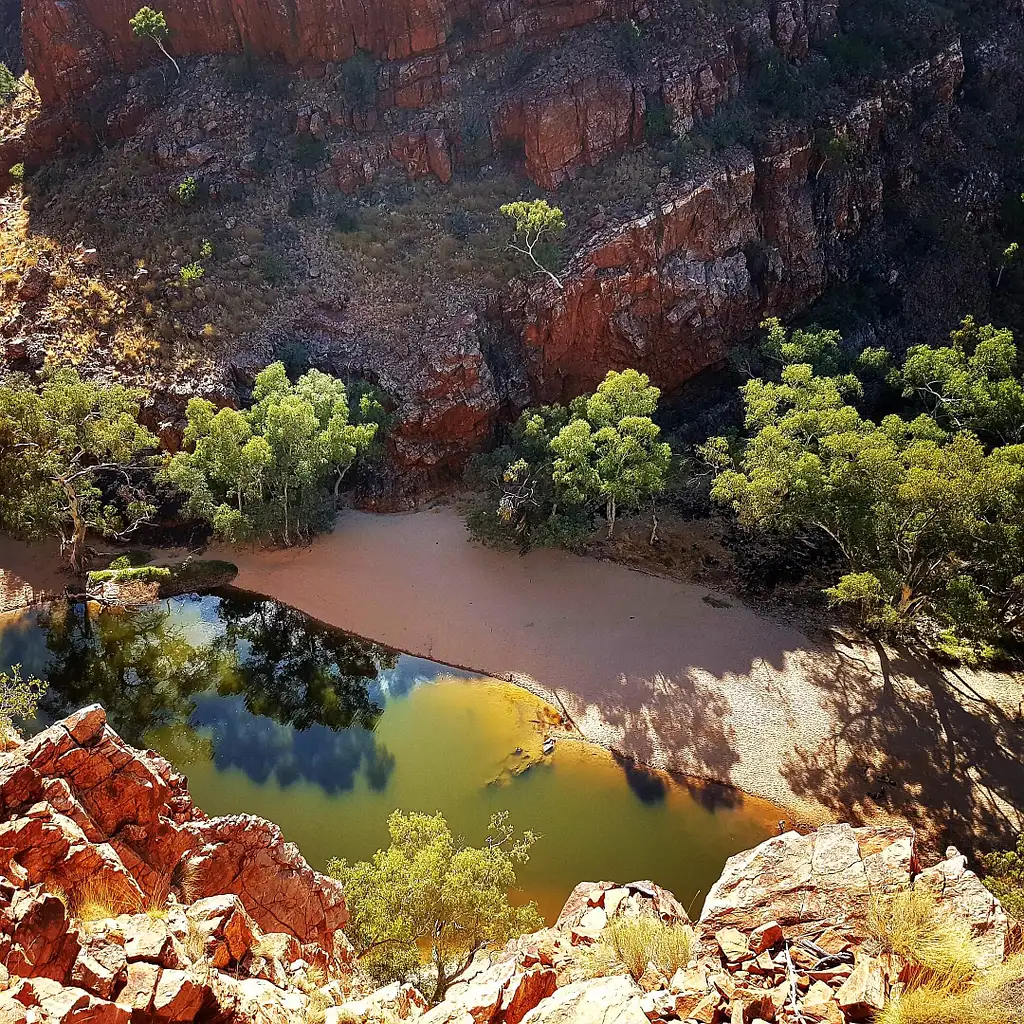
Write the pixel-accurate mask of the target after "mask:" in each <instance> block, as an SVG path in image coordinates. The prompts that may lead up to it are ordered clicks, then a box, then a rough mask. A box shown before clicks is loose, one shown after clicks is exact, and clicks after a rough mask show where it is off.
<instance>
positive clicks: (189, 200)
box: [174, 174, 199, 206]
mask: <svg viewBox="0 0 1024 1024" xmlns="http://www.w3.org/2000/svg"><path fill="white" fill-rule="evenodd" d="M174 197H175V199H177V200H178V202H179V203H181V205H182V206H191V205H192V204H193V203H194V202H195V201H196V199H197V198H198V197H199V182H198V181H196V179H195V178H194V177H192V175H191V174H190V175H189V176H188V177H187V178H185V180H184V181H181V182H179V183H178V186H177V188H176V189H175V190H174Z"/></svg>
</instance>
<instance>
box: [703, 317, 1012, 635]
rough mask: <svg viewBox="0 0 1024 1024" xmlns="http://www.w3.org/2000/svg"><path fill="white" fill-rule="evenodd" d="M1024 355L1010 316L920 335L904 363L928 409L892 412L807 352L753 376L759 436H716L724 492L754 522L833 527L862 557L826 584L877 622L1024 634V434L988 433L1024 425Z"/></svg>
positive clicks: (853, 379) (710, 456)
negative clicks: (1007, 323) (1022, 366)
mask: <svg viewBox="0 0 1024 1024" xmlns="http://www.w3.org/2000/svg"><path fill="white" fill-rule="evenodd" d="M797 348H798V349H799V350H800V351H802V352H806V350H807V347H806V345H804V344H803V343H801V344H800V345H798V346H797ZM1015 366H1016V348H1015V346H1014V344H1013V338H1012V335H1010V333H1009V332H1007V331H996V330H995V329H994V328H991V327H985V328H977V327H975V325H974V324H973V321H970V320H967V321H965V322H964V325H963V327H962V329H961V331H958V332H954V335H953V338H952V344H951V345H950V346H947V347H942V348H938V349H931V348H928V347H924V346H919V347H917V348H914V349H911V351H910V353H909V354H908V356H907V359H906V361H905V363H904V365H903V367H902V368H900V370H898V371H895V372H894V373H893V375H892V379H893V380H894V381H896V382H898V383H900V384H901V385H902V386H903V388H904V395H905V397H908V398H914V399H919V400H920V401H921V402H922V403H923V404H925V405H927V408H928V411H926V412H921V413H919V414H918V415H916V416H913V418H904V417H901V416H898V415H895V414H890V415H887V416H884V417H883V418H882V419H881V420H880V421H878V422H875V421H874V420H872V419H870V418H868V417H867V416H866V415H865V414H864V413H862V411H861V410H860V408H859V404H860V403H861V401H862V399H863V386H862V384H861V381H860V380H859V379H858V377H857V376H856V375H854V374H852V373H847V374H840V375H837V376H822V375H820V374H819V373H817V372H816V371H815V369H814V368H813V367H812V366H811V365H810V364H808V363H805V362H803V363H796V364H790V365H786V366H784V367H783V369H782V371H781V374H780V376H779V379H778V380H766V379H760V378H755V379H753V380H750V381H748V382H747V384H746V385H744V387H743V388H742V398H743V406H744V410H745V414H746V416H745V426H746V436H745V438H743V439H741V440H740V441H739V442H738V443H737V444H735V445H730V443H729V441H728V440H727V439H726V438H722V437H719V438H712V439H711V441H709V442H708V444H707V445H705V446H704V448H703V452H702V454H703V456H704V458H705V459H706V461H707V462H708V463H709V464H710V465H711V466H712V467H713V469H714V470H715V473H716V477H715V480H714V483H713V487H712V495H713V497H714V498H716V499H717V500H718V501H720V502H722V503H724V504H726V505H729V506H731V507H732V508H733V509H734V510H735V511H736V513H737V515H738V518H739V522H740V524H741V525H743V526H745V527H747V528H749V529H754V530H768V531H774V532H777V533H779V534H782V535H794V534H797V533H799V532H801V531H802V530H805V529H807V528H808V527H811V528H814V529H817V530H819V531H820V532H822V533H824V534H825V535H827V536H828V537H829V538H831V540H832V541H833V542H834V544H835V546H836V548H837V549H838V551H839V553H840V554H841V556H842V557H843V559H844V561H845V563H846V569H847V571H846V573H845V574H843V575H842V577H841V578H840V579H839V580H838V581H837V583H836V585H835V586H833V587H831V588H829V589H828V590H827V591H826V593H827V595H828V597H829V599H830V600H831V601H832V602H833V603H835V604H844V605H852V606H854V607H856V608H858V609H859V611H860V612H861V615H862V617H863V619H864V620H865V622H866V623H867V624H868V625H870V626H872V627H874V628H879V629H883V630H901V629H906V628H908V627H909V626H910V625H911V624H913V625H914V626H915V628H918V629H919V630H921V629H924V630H925V631H931V632H936V631H937V632H938V633H939V641H940V643H941V644H943V645H945V646H947V647H954V646H957V645H958V644H959V642H960V639H963V638H969V639H971V640H972V641H977V642H980V643H982V644H983V645H984V644H987V643H989V642H991V641H993V640H995V639H997V638H998V637H1006V636H1009V635H1015V634H1018V633H1019V632H1020V627H1021V622H1022V613H1024V560H1022V547H1021V542H1022V539H1024V537H1022V534H1021V528H1020V523H1021V522H1022V519H1021V515H1022V513H1024V446H1022V445H1016V444H1015V445H1009V446H1004V447H999V448H990V447H988V446H987V445H986V443H985V440H984V438H997V437H1015V436H1017V434H1018V431H1019V430H1021V429H1022V428H1024V404H1020V405H1018V397H1017V396H1018V392H1019V383H1018V381H1017V379H1016V377H1015V376H1014V367H1015ZM958 638H959V639H958Z"/></svg>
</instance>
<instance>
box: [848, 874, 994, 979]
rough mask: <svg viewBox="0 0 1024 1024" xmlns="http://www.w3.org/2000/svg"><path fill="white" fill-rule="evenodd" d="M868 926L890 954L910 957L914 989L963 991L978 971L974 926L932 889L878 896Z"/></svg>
mask: <svg viewBox="0 0 1024 1024" xmlns="http://www.w3.org/2000/svg"><path fill="white" fill-rule="evenodd" d="M868 929H869V930H870V931H871V933H872V934H873V935H874V937H875V938H876V939H877V940H878V942H879V943H880V944H881V946H882V949H883V950H884V951H885V952H887V953H895V954H896V955H897V956H899V957H901V958H902V959H903V960H904V961H906V963H907V965H908V968H909V976H908V978H907V979H906V981H907V987H908V988H920V987H923V986H929V987H930V988H932V989H939V990H943V991H946V992H961V991H963V990H964V989H965V988H966V987H967V986H968V985H969V984H970V983H971V982H972V981H973V980H974V979H975V977H976V975H977V973H978V947H977V944H976V943H975V941H974V939H973V937H972V935H971V927H970V925H969V924H968V923H967V922H966V921H961V920H959V919H957V918H955V917H953V916H952V915H951V914H949V913H948V912H947V911H945V910H944V909H943V908H942V907H940V906H939V905H938V903H937V902H936V900H935V896H934V895H933V894H932V893H931V892H929V891H928V890H927V889H906V890H904V891H902V892H898V893H896V894H895V895H893V896H888V897H878V898H876V899H875V900H873V901H872V904H871V907H870V909H869V912H868Z"/></svg>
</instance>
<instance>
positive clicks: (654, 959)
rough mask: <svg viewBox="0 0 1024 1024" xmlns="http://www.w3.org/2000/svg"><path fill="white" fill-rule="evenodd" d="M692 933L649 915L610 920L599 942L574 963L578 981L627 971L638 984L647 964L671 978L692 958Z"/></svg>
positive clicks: (685, 928)
mask: <svg viewBox="0 0 1024 1024" xmlns="http://www.w3.org/2000/svg"><path fill="white" fill-rule="evenodd" d="M693 943H694V938H693V929H692V928H691V927H690V926H689V925H685V924H680V923H679V922H672V923H671V924H669V923H666V922H665V921H662V920H661V918H658V917H654V916H652V915H650V914H642V915H641V916H639V917H622V918H617V919H616V920H613V921H612V922H611V923H610V924H608V925H607V926H606V927H605V929H604V931H602V932H601V938H600V939H599V940H598V941H597V942H596V943H595V944H594V945H593V946H591V947H590V949H588V950H586V951H585V952H584V953H582V954H581V956H580V957H579V959H578V963H577V973H578V974H579V975H580V977H581V979H582V978H602V977H608V976H610V975H613V974H621V973H623V972H626V971H628V972H629V973H630V974H631V975H632V976H633V978H634V980H637V981H639V979H640V978H641V977H642V976H643V974H644V971H646V970H647V965H648V964H654V966H655V968H657V970H658V971H660V972H661V973H662V974H663V975H665V977H671V976H672V975H673V974H675V972H676V971H677V970H678V969H679V968H680V967H684V966H685V965H686V964H687V963H689V961H690V958H691V956H692V954H693Z"/></svg>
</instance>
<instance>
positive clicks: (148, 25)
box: [128, 7, 181, 75]
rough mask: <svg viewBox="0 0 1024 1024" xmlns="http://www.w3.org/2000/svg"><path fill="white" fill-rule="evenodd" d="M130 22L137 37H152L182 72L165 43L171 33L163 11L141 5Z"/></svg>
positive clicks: (179, 71) (162, 51)
mask: <svg viewBox="0 0 1024 1024" xmlns="http://www.w3.org/2000/svg"><path fill="white" fill-rule="evenodd" d="M128 24H129V25H130V26H131V29H132V34H133V35H134V36H135V37H136V38H137V39H150V40H152V41H153V42H154V43H156V45H157V46H158V47H159V48H160V52H161V53H162V54H163V55H164V56H165V57H166V58H167V59H168V60H169V61H170V62H171V63H172V64H173V65H174V70H175V72H176V73H177V74H179V75H180V74H181V68H179V67H178V62H177V61H176V60H175V59H174V58H173V57H172V56H171V55H170V54H169V53H168V52H167V47H166V46H165V45H164V42H165V40H167V39H168V38H170V34H171V33H170V29H168V27H167V18H166V17H165V16H164V12H163V11H154V10H153V8H152V7H140V8H139V9H138V11H137V12H136V13H135V17H133V18H131V19H129V21H128Z"/></svg>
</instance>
